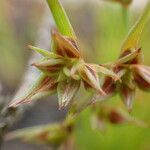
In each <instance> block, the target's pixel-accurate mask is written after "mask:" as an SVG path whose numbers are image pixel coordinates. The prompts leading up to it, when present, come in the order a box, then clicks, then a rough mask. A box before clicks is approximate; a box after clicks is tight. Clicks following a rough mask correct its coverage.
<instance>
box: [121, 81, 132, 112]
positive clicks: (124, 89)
mask: <svg viewBox="0 0 150 150" xmlns="http://www.w3.org/2000/svg"><path fill="white" fill-rule="evenodd" d="M119 94H120V96H121V98H122V100H123V102H124V104H125V105H126V107H127V109H128V111H131V110H132V105H133V100H134V98H135V88H134V89H131V88H130V87H129V86H128V85H126V84H121V85H120V88H119Z"/></svg>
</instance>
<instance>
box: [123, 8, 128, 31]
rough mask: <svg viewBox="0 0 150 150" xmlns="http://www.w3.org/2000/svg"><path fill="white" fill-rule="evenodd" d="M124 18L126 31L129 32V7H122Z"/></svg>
mask: <svg viewBox="0 0 150 150" xmlns="http://www.w3.org/2000/svg"><path fill="white" fill-rule="evenodd" d="M122 16H123V23H124V27H125V31H126V32H127V31H128V27H129V18H128V7H124V6H122Z"/></svg>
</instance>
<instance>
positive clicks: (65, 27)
mask: <svg viewBox="0 0 150 150" xmlns="http://www.w3.org/2000/svg"><path fill="white" fill-rule="evenodd" d="M47 3H48V5H49V8H50V10H51V12H52V15H53V17H54V20H55V23H56V25H57V28H58V30H59V32H60V33H61V34H63V35H65V36H68V37H71V38H73V39H76V35H75V33H74V30H73V27H72V25H71V23H70V21H69V18H68V16H67V14H66V12H65V10H64V8H63V6H62V4H61V3H60V1H59V0H47Z"/></svg>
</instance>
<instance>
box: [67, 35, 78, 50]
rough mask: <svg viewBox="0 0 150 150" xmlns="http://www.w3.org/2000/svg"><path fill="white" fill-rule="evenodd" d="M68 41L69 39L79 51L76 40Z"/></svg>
mask: <svg viewBox="0 0 150 150" xmlns="http://www.w3.org/2000/svg"><path fill="white" fill-rule="evenodd" d="M67 39H68V41H70V42H71V44H72V45H73V46H74V47H75V48H76V49H77V50H79V48H78V46H77V43H76V42H75V40H73V39H72V38H67Z"/></svg>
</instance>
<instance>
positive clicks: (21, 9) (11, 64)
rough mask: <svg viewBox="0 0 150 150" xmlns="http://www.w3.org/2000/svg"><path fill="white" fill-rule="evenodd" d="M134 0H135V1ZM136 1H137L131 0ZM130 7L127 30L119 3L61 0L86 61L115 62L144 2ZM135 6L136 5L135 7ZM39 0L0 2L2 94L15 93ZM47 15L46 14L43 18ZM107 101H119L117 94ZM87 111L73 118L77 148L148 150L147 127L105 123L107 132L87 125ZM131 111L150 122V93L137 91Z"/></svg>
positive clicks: (149, 42)
mask: <svg viewBox="0 0 150 150" xmlns="http://www.w3.org/2000/svg"><path fill="white" fill-rule="evenodd" d="M137 2H138V1H137ZM134 3H136V0H135V1H134ZM139 3H140V4H139V5H135V6H131V7H130V8H129V19H128V20H129V23H128V29H127V28H126V27H125V25H124V19H123V14H122V6H121V5H119V4H116V3H105V2H99V1H98V0H93V1H91V2H90V1H88V0H87V1H86V0H85V1H82V2H77V1H76V2H74V1H73V0H72V1H71V0H70V1H65V0H64V1H63V4H64V7H65V9H66V11H67V13H68V15H69V18H70V20H71V22H72V25H73V27H74V29H75V31H76V33H77V35H78V37H79V43H80V46H81V49H82V50H83V51H82V53H83V54H84V57H85V58H86V60H87V61H88V62H96V63H106V62H111V61H114V60H115V59H116V58H117V57H118V55H119V51H120V47H121V43H122V41H123V39H124V38H125V36H126V34H127V31H128V30H129V28H130V27H131V26H132V25H133V24H134V23H135V21H136V20H137V18H138V17H139V15H140V14H141V13H142V9H143V3H142V1H140V2H139ZM138 6H140V7H138ZM45 9H47V8H46V7H45V2H44V1H34V0H31V1H29V0H27V1H26V0H10V1H4V0H2V1H0V84H1V86H2V87H3V90H2V94H5V95H7V94H9V93H12V94H13V93H14V92H15V90H16V89H17V88H18V86H19V83H20V82H21V80H22V77H23V74H24V72H25V71H26V69H27V68H28V67H29V66H27V64H28V63H27V62H28V60H29V58H30V56H31V52H30V51H29V50H28V49H27V45H28V44H30V43H32V44H34V43H35V41H36V40H37V33H38V29H39V25H40V24H41V21H42V17H43V14H44V12H45ZM47 19H49V20H51V18H47ZM141 39H142V40H141V47H142V50H143V52H144V55H145V64H147V65H150V51H149V50H150V21H149V23H148V24H147V25H146V27H145V30H144V33H143V35H142V38H141ZM107 103H109V104H112V105H117V106H119V107H122V108H123V109H125V108H124V106H123V104H122V102H121V101H120V98H119V97H118V96H116V97H113V98H112V99H110V100H109V101H108V102H107ZM90 115H91V113H90V110H89V109H87V110H85V111H84V112H83V113H82V114H81V115H80V116H79V118H78V123H77V127H76V131H75V133H74V134H75V143H76V149H77V150H120V149H121V150H150V128H140V127H137V126H135V125H132V124H124V125H108V130H107V131H106V133H101V132H100V131H99V130H93V129H92V128H91V126H90ZM131 115H133V116H135V117H136V118H139V119H141V120H144V121H146V122H147V123H149V124H150V117H149V116H150V94H149V93H143V92H141V91H137V95H136V100H135V103H134V106H133V111H132V113H131Z"/></svg>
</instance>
